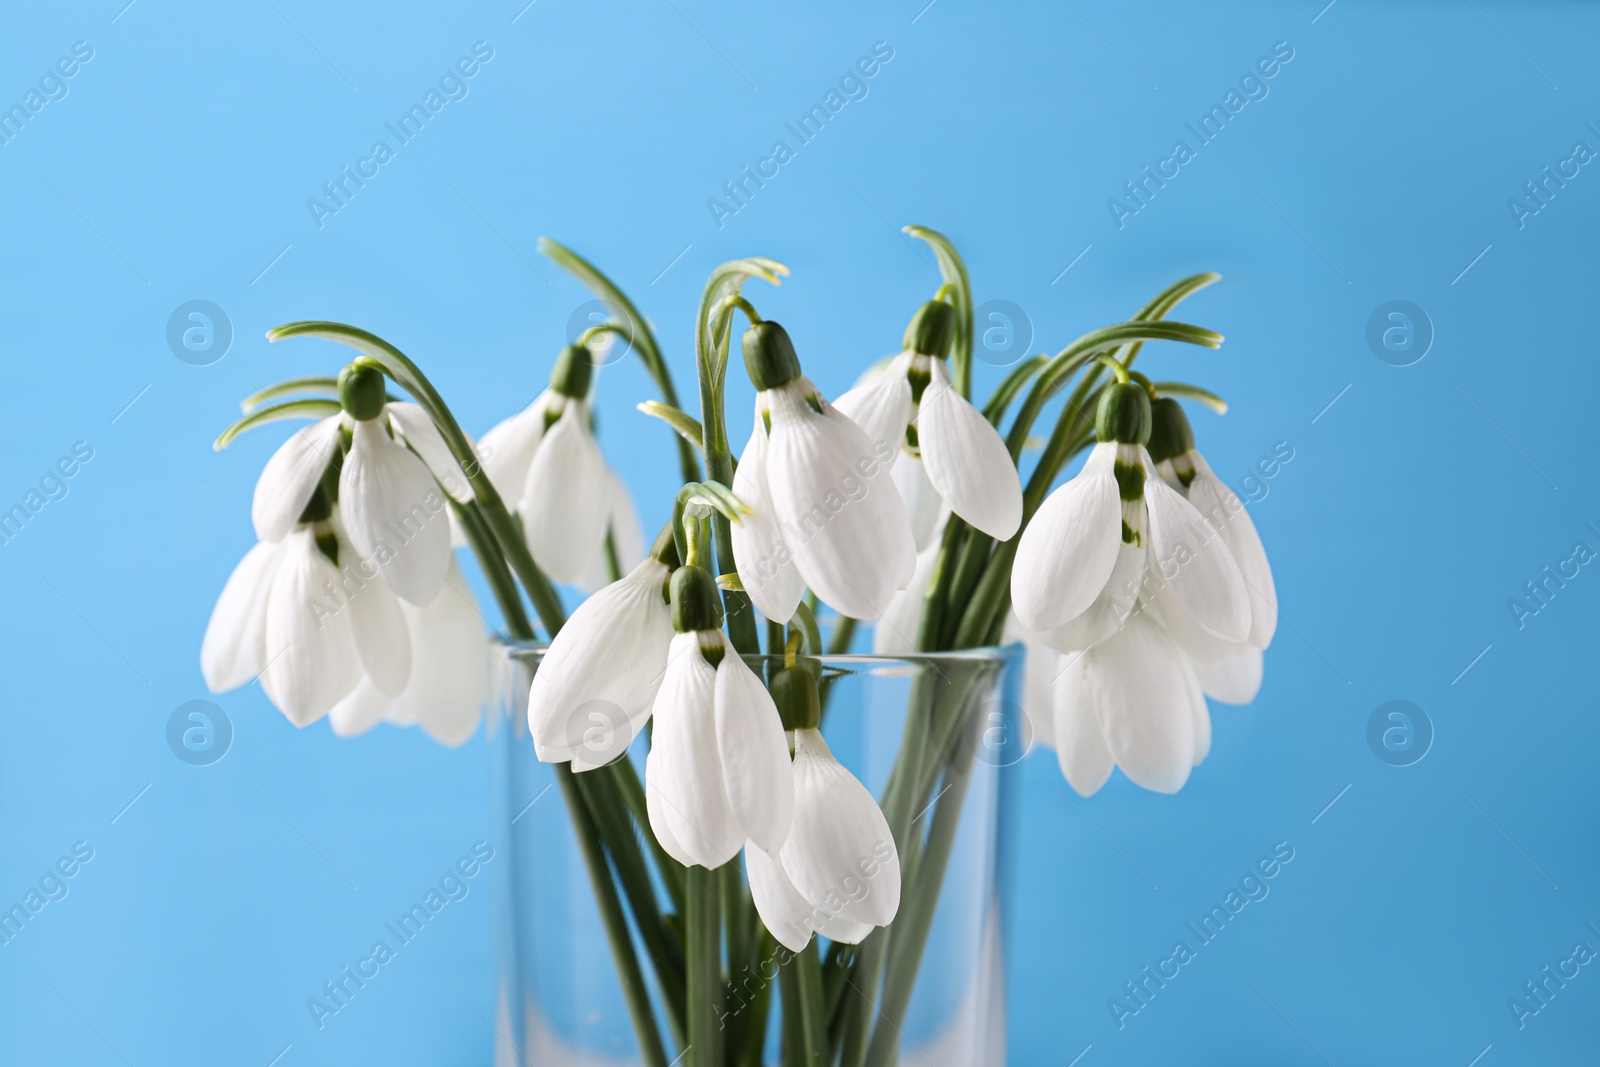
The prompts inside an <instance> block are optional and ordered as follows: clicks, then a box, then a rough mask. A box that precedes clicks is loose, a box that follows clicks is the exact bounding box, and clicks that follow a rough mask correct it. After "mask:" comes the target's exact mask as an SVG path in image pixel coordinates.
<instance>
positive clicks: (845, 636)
mask: <svg viewBox="0 0 1600 1067" xmlns="http://www.w3.org/2000/svg"><path fill="white" fill-rule="evenodd" d="M855 635H856V620H854V619H852V618H851V617H850V616H848V615H841V616H839V621H838V622H836V623H834V624H833V633H831V634H829V635H828V655H830V656H842V655H844V654H845V653H847V652H849V651H850V641H851V640H852V639H853V638H854V637H855Z"/></svg>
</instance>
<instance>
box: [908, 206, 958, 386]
mask: <svg viewBox="0 0 1600 1067" xmlns="http://www.w3.org/2000/svg"><path fill="white" fill-rule="evenodd" d="M903 232H905V233H908V234H910V235H911V236H912V237H915V238H918V239H919V240H923V241H926V242H928V245H929V246H930V247H931V248H932V249H933V254H934V256H935V258H937V259H938V261H939V273H940V274H942V275H943V276H944V282H945V284H944V286H942V287H941V292H945V291H946V290H948V292H946V293H945V295H946V296H948V298H949V300H950V306H951V307H953V308H955V309H956V339H955V345H954V346H953V348H952V350H951V355H950V377H951V379H952V380H953V381H954V382H955V386H956V391H957V392H958V393H960V394H961V395H962V396H964V397H971V396H972V282H971V280H970V279H968V277H967V266H966V264H965V263H963V262H962V261H961V256H960V255H959V254H958V253H957V252H956V248H955V245H953V244H951V243H950V239H949V238H948V237H946V236H945V235H944V234H942V233H940V232H939V231H938V230H931V229H929V228H928V227H926V226H907V227H905V228H904V230H903ZM942 298H943V297H941V299H942ZM930 354H933V355H943V354H944V353H942V352H940V353H930Z"/></svg>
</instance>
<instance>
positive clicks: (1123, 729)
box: [1056, 611, 1194, 793]
mask: <svg viewBox="0 0 1600 1067" xmlns="http://www.w3.org/2000/svg"><path fill="white" fill-rule="evenodd" d="M1084 655H1085V657H1087V658H1088V668H1089V680H1090V689H1091V695H1092V699H1093V702H1094V711H1095V715H1096V716H1097V717H1098V718H1099V720H1100V729H1101V731H1102V733H1103V734H1104V735H1105V740H1106V747H1107V748H1109V749H1110V750H1111V755H1112V756H1113V757H1114V758H1115V759H1116V761H1117V766H1119V767H1121V768H1122V772H1123V773H1124V774H1126V775H1127V776H1128V777H1129V778H1130V779H1132V780H1133V782H1134V784H1136V785H1140V786H1143V787H1144V788H1145V789H1150V790H1154V791H1155V792H1157V793H1176V792H1177V791H1178V790H1179V789H1182V788H1183V783H1184V782H1186V781H1188V780H1189V768H1190V767H1192V766H1194V722H1193V718H1192V713H1191V709H1190V706H1189V686H1188V679H1187V678H1186V677H1185V676H1184V665H1183V662H1182V660H1181V658H1180V657H1181V656H1182V653H1181V652H1179V651H1178V650H1177V648H1176V647H1175V646H1174V645H1173V644H1172V642H1171V641H1170V640H1168V639H1167V636H1166V634H1165V633H1163V632H1162V630H1161V627H1160V626H1158V625H1156V623H1155V622H1154V621H1153V620H1152V619H1151V618H1150V617H1149V614H1148V613H1147V612H1142V611H1141V612H1136V613H1135V614H1133V615H1132V616H1130V617H1129V618H1128V623H1127V625H1126V626H1124V627H1123V628H1122V629H1120V630H1118V631H1117V632H1116V633H1115V634H1113V635H1112V636H1111V637H1110V638H1109V639H1108V640H1107V641H1106V642H1105V644H1103V645H1099V646H1097V647H1095V648H1093V649H1091V650H1090V651H1089V652H1086V653H1084ZM1061 726H1062V721H1061V719H1059V718H1057V719H1056V729H1057V730H1058V731H1059V730H1060V729H1061Z"/></svg>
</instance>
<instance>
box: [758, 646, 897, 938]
mask: <svg viewBox="0 0 1600 1067" xmlns="http://www.w3.org/2000/svg"><path fill="white" fill-rule="evenodd" d="M772 692H773V696H774V698H775V700H776V701H777V703H778V704H779V705H780V706H781V707H782V708H783V713H784V716H785V718H786V720H787V721H788V722H789V723H791V724H792V725H794V726H795V728H796V729H795V731H794V820H793V823H792V824H791V826H790V828H789V836H788V839H787V840H785V841H784V843H783V848H782V849H781V850H779V852H778V853H777V855H776V859H777V862H776V863H774V862H773V857H772V856H771V855H767V854H765V853H764V852H763V851H762V849H760V848H749V847H747V848H746V849H745V870H746V873H747V875H748V876H749V879H750V894H751V896H752V898H753V899H754V901H755V906H756V911H757V913H758V914H759V915H760V916H761V921H762V922H763V923H765V924H766V927H767V929H768V930H770V931H771V932H772V935H773V936H774V937H776V938H777V939H778V940H779V941H780V942H782V943H783V945H784V946H785V947H787V948H789V949H791V950H793V951H795V952H799V951H800V950H801V949H803V948H805V946H806V943H807V942H808V941H809V940H810V939H811V935H812V934H813V933H817V934H821V935H822V936H823V937H827V938H830V939H832V940H834V941H844V942H848V943H850V944H856V943H858V942H860V941H861V939H862V938H864V937H866V936H867V934H869V933H871V932H872V928H873V927H875V926H887V925H888V924H889V923H890V922H892V921H893V920H894V917H895V913H896V912H897V911H899V909H900V855H899V852H898V851H897V850H896V849H895V844H894V836H893V835H892V834H891V833H890V832H889V823H888V820H886V819H885V818H884V817H883V812H882V811H881V810H880V809H879V808H878V803H877V801H876V800H874V799H873V797H872V794H871V793H869V792H867V790H866V787H865V786H863V785H862V784H861V783H860V782H859V781H857V780H856V778H855V776H854V775H852V774H851V773H850V772H849V771H847V770H845V768H844V767H843V766H842V765H841V764H840V763H839V761H838V760H836V759H834V758H833V753H831V752H829V751H828V743H827V742H826V741H824V740H823V739H822V734H821V733H819V732H818V730H817V724H818V722H819V720H820V719H821V715H822V708H821V702H820V700H819V699H818V696H817V683H816V679H815V677H814V676H813V675H812V674H811V672H810V671H809V670H807V669H806V668H805V667H797V666H794V665H793V664H790V665H789V666H786V667H784V668H783V669H782V670H780V671H778V672H777V673H776V674H775V675H774V676H773V680H772Z"/></svg>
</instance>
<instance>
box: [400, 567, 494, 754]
mask: <svg viewBox="0 0 1600 1067" xmlns="http://www.w3.org/2000/svg"><path fill="white" fill-rule="evenodd" d="M402 607H403V608H404V610H405V614H406V627H407V629H409V630H410V632H411V681H410V682H408V683H407V684H406V688H405V692H403V693H401V694H400V698H399V699H398V700H396V701H395V702H394V707H393V709H392V710H391V711H390V718H391V719H398V720H413V721H415V722H416V724H417V725H418V726H421V727H422V729H423V731H424V732H425V733H427V734H428V736H429V737H432V738H433V739H434V740H435V741H437V742H439V743H440V744H442V745H448V746H450V747H452V748H454V747H456V746H458V745H462V744H465V743H466V741H467V739H468V738H470V737H471V736H472V734H473V732H474V731H475V730H476V729H477V728H478V718H479V716H480V715H481V713H482V711H483V704H484V699H485V698H486V697H487V696H488V691H489V636H488V634H487V633H486V632H485V631H484V624H483V616H482V614H480V612H479V610H478V603H477V601H476V599H474V597H473V595H472V590H471V589H469V588H468V587H467V583H466V579H465V578H464V577H463V576H462V574H461V569H460V568H459V567H458V566H456V564H455V561H454V560H452V561H451V567H450V573H449V575H448V576H447V577H446V579H445V583H444V588H443V589H442V590H440V592H439V596H438V598H437V599H435V600H434V602H433V603H432V604H429V605H428V606H427V607H425V608H419V607H416V606H415V605H411V604H404V605H402Z"/></svg>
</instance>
